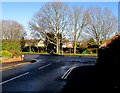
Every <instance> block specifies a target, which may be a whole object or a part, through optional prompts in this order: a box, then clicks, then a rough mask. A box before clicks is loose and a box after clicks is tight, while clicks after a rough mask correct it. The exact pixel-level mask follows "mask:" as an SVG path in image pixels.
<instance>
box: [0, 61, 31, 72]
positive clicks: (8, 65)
mask: <svg viewBox="0 0 120 93" xmlns="http://www.w3.org/2000/svg"><path fill="white" fill-rule="evenodd" d="M30 63H31V62H26V61H19V62H11V63H2V64H1V65H0V71H3V70H8V69H13V68H15V67H19V66H23V65H27V64H30Z"/></svg>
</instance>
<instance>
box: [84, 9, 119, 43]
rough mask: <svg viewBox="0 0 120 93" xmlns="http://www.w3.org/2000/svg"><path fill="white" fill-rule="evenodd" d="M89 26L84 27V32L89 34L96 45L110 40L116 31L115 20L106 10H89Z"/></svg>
mask: <svg viewBox="0 0 120 93" xmlns="http://www.w3.org/2000/svg"><path fill="white" fill-rule="evenodd" d="M87 11H88V13H89V21H88V23H89V25H88V26H87V27H86V28H87V30H86V32H87V33H88V34H90V35H91V36H92V37H93V38H94V39H95V40H96V43H97V44H98V45H100V44H101V43H103V42H104V41H105V40H108V39H110V37H111V35H113V34H114V33H115V32H116V31H117V19H116V17H115V16H113V15H112V13H111V11H110V10H109V9H108V8H105V9H104V10H102V9H101V8H98V7H97V8H89V9H88V10H87Z"/></svg>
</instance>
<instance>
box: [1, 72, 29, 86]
mask: <svg viewBox="0 0 120 93" xmlns="http://www.w3.org/2000/svg"><path fill="white" fill-rule="evenodd" d="M27 74H29V72H26V73H24V74H21V75H19V76H16V77H14V78H11V79H9V80H6V81H3V82H1V83H0V85H1V84H5V83H7V82H9V81H12V80H14V79H17V78H19V77H22V76H25V75H27Z"/></svg>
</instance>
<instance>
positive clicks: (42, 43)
mask: <svg viewBox="0 0 120 93" xmlns="http://www.w3.org/2000/svg"><path fill="white" fill-rule="evenodd" d="M37 46H38V47H44V46H45V44H44V41H43V40H40V41H39V42H38V43H37Z"/></svg>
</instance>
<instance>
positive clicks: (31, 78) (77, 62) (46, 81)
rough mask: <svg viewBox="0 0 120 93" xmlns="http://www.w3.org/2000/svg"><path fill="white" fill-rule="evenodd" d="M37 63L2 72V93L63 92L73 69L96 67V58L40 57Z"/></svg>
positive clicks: (0, 83)
mask: <svg viewBox="0 0 120 93" xmlns="http://www.w3.org/2000/svg"><path fill="white" fill-rule="evenodd" d="M36 60H37V61H36V62H34V63H32V64H28V65H25V66H21V67H17V68H14V69H10V70H5V71H2V82H0V85H2V91H3V93H4V92H6V91H10V92H12V93H13V92H14V93H16V91H21V92H25V91H36V92H39V93H42V92H44V93H58V92H61V91H62V89H63V88H64V86H65V84H66V83H67V77H68V76H69V74H70V72H71V71H72V69H74V68H75V67H78V66H84V65H94V64H95V62H96V61H95V60H96V58H91V57H90V58H89V57H80V56H52V55H51V56H50V55H39V56H38V57H37V59H36Z"/></svg>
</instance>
